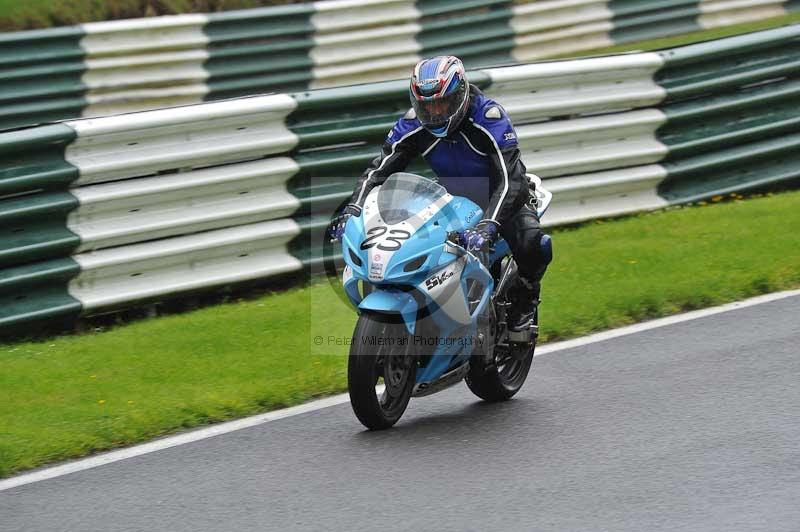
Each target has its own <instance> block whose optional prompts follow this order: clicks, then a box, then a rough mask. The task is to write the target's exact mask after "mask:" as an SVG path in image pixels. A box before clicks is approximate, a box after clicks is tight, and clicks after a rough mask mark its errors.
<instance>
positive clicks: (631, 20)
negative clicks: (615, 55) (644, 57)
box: [608, 0, 702, 43]
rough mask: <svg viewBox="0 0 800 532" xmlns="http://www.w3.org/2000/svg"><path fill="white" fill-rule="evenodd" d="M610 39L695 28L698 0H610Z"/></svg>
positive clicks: (640, 38) (643, 37)
mask: <svg viewBox="0 0 800 532" xmlns="http://www.w3.org/2000/svg"><path fill="white" fill-rule="evenodd" d="M608 7H609V9H610V10H611V12H612V13H613V14H614V19H613V20H614V29H613V30H612V31H611V40H612V41H614V42H615V43H628V42H635V41H643V40H648V39H655V38H658V37H664V36H667V35H677V34H680V33H689V32H692V31H698V30H701V29H702V28H701V27H700V25H699V24H698V23H697V17H698V16H699V15H700V9H699V8H698V7H697V0H612V1H611V2H609V6H608Z"/></svg>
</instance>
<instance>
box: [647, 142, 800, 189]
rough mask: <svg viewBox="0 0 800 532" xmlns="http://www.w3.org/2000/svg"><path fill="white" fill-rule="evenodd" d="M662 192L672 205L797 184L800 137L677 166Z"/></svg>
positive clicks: (670, 168) (740, 148)
mask: <svg viewBox="0 0 800 532" xmlns="http://www.w3.org/2000/svg"><path fill="white" fill-rule="evenodd" d="M664 167H665V168H666V169H667V171H668V174H669V177H668V178H667V179H666V180H665V181H664V182H663V183H661V184H660V185H659V187H658V193H659V195H661V196H663V197H664V198H666V199H667V200H669V201H672V202H680V203H685V202H691V201H698V200H702V199H706V198H709V197H711V196H716V195H725V194H729V193H733V192H745V191H747V190H752V189H758V188H763V187H766V186H773V185H777V184H783V183H787V182H793V181H795V180H797V179H798V178H800V134H794V135H788V136H784V137H780V138H775V139H768V140H765V141H761V142H755V143H752V144H747V145H745V146H737V147H734V148H731V149H728V150H722V151H717V152H713V153H710V154H705V155H698V156H695V157H691V158H688V159H684V160H681V161H678V162H674V163H666V164H664Z"/></svg>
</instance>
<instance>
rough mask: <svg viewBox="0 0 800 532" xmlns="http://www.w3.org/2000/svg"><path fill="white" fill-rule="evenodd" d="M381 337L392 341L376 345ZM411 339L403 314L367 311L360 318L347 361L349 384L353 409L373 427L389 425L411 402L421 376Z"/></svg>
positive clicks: (361, 419)
mask: <svg viewBox="0 0 800 532" xmlns="http://www.w3.org/2000/svg"><path fill="white" fill-rule="evenodd" d="M379 338H382V339H387V340H390V341H389V342H387V345H375V342H374V341H373V339H379ZM411 340H412V338H411V336H410V334H409V333H408V330H407V329H406V326H405V324H404V323H403V322H402V320H401V319H400V318H399V316H395V315H386V314H378V313H368V312H364V313H362V314H361V316H359V318H358V323H357V324H356V329H355V331H354V332H353V344H352V345H351V346H350V356H349V358H348V363H347V388H348V391H349V393H350V405H351V406H352V407H353V412H354V413H355V415H356V417H357V418H358V420H359V421H360V422H361V423H362V424H363V425H364V426H365V427H367V428H368V429H370V430H383V429H388V428H389V427H391V426H392V425H394V424H395V423H397V421H398V420H399V419H400V417H401V416H402V415H403V412H405V410H406V407H407V406H408V401H409V400H410V399H411V393H412V392H413V390H414V384H415V382H416V377H417V360H416V357H414V356H413V355H412V354H411V352H412V350H411V345H412V342H411ZM403 341H405V342H404V345H399V344H401V343H403ZM380 379H383V381H384V382H383V383H384V385H385V389H384V391H383V393H381V394H380V395H379V394H378V393H377V391H376V389H375V387H376V386H377V385H378V384H379V380H380Z"/></svg>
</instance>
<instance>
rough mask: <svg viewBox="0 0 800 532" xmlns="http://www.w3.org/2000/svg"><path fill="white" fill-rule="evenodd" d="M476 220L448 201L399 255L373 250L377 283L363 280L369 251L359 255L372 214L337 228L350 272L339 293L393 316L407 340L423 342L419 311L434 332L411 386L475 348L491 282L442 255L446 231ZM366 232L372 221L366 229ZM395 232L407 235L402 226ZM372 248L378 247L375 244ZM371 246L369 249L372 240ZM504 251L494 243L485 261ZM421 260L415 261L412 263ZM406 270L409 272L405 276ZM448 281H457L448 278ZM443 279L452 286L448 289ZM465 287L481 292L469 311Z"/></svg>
mask: <svg viewBox="0 0 800 532" xmlns="http://www.w3.org/2000/svg"><path fill="white" fill-rule="evenodd" d="M379 188H380V187H376V190H373V192H378V190H377V189H379ZM368 199H369V198H368ZM373 205H374V203H373ZM399 207H400V205H398V208H399ZM409 210H410V212H417V211H416V210H411V209H409ZM482 215H483V211H482V210H481V209H480V207H478V205H476V204H475V203H474V202H472V201H470V200H469V199H467V198H464V197H458V196H454V197H452V199H451V200H450V201H449V202H448V203H447V204H445V205H444V206H442V207H441V208H440V210H439V211H438V212H435V213H434V214H433V215H432V216H431V218H430V219H427V220H426V221H425V222H424V223H422V225H420V226H418V228H417V229H416V231H412V234H411V235H410V237H408V238H407V239H405V240H404V241H402V243H401V246H400V247H399V248H396V249H393V250H391V252H388V253H385V254H384V253H383V252H382V251H380V253H381V254H382V255H384V259H383V263H384V264H383V270H382V271H383V278H382V279H379V280H377V279H375V277H373V279H370V275H369V274H370V268H371V267H372V264H370V257H371V255H370V249H363V250H362V249H361V246H362V243H364V241H365V239H366V238H367V236H368V233H367V231H366V229H365V220H366V219H371V220H375V217H374V214H373V217H372V218H369V217H368V216H365V215H364V214H362V215H361V216H358V217H356V216H354V217H351V218H350V220H349V221H348V223H347V226H346V227H345V234H344V236H343V239H342V245H343V250H342V251H343V255H344V260H345V263H346V264H347V266H348V267H349V269H350V271H349V272H346V274H345V275H344V276H343V282H344V288H345V292H346V293H347V295H348V297H349V298H350V300H351V301H352V302H353V304H354V305H356V306H357V307H358V309H359V311H365V310H367V311H373V312H380V313H395V314H399V315H400V316H401V317H402V319H403V322H404V323H405V325H406V328H407V330H408V332H409V333H410V334H411V335H414V341H416V340H417V339H419V340H420V341H427V340H424V339H423V338H422V337H420V336H418V335H415V331H416V320H417V316H418V313H419V310H420V308H421V307H423V306H424V307H425V308H426V309H427V310H428V311H430V312H429V313H430V316H431V318H432V319H433V322H434V324H435V326H436V333H435V334H436V336H437V338H436V339H435V342H436V345H435V346H431V347H434V349H433V356H431V357H430V358H429V359H428V360H427V362H426V363H425V365H424V366H422V367H420V368H419V370H418V371H417V382H418V383H419V382H430V381H434V380H435V379H437V378H438V377H440V376H441V375H442V374H444V373H445V372H447V371H449V370H451V369H453V368H455V367H457V366H460V365H461V364H463V363H464V362H465V361H466V360H468V359H469V357H470V356H471V354H472V352H473V350H474V348H475V343H476V335H477V315H478V314H479V313H480V312H483V310H484V309H485V308H486V305H488V304H490V301H491V294H492V290H493V286H494V280H493V278H492V276H491V273H490V272H489V271H488V270H487V269H486V267H485V266H483V264H481V262H480V261H479V260H478V259H477V258H476V257H475V256H474V255H472V254H466V253H465V252H463V251H458V250H453V252H451V251H448V246H447V245H446V239H447V235H448V233H450V232H454V231H462V230H464V229H466V228H469V227H473V226H474V225H475V224H476V223H477V222H478V221H479V220H480V219H481V217H482ZM374 226H375V222H373V226H372V227H370V229H373V228H374ZM387 227H388V228H389V231H387V235H388V234H391V233H390V231H391V229H392V228H397V227H399V225H398V224H394V225H389V226H387ZM403 227H405V228H406V229H408V226H407V225H405V226H403ZM378 241H379V242H382V241H381V240H380V239H379V240H378ZM372 242H375V239H374V238H373V239H372V240H371V243H372ZM368 247H370V246H368ZM391 247H394V246H391ZM380 249H382V248H380V247H378V248H377V250H380ZM377 250H373V251H377ZM507 252H508V245H507V243H505V242H504V241H502V240H501V241H499V242H498V243H497V245H496V247H495V250H494V252H493V253H492V260H497V259H499V258H502V257H503V256H504V255H505V254H506V253H507ZM373 255H374V254H373ZM422 257H424V260H422V262H420V263H419V264H414V261H419V259H420V258H422ZM406 268H409V269H412V268H413V269H412V271H408V272H407V271H405V269H406ZM455 275H457V278H453V276H455ZM451 278H452V281H456V282H452V281H451V280H450V279H451ZM470 280H473V281H474V282H478V283H480V287H481V290H482V292H479V294H480V299H479V303H478V305H477V306H476V308H474V309H470V308H469V307H470V305H469V301H468V299H469V298H468V283H470V282H471V281H470ZM359 281H362V282H364V283H369V284H370V285H371V286H372V287H373V290H374V291H372V292H371V293H369V294H368V295H367V296H366V297H364V298H363V299H362V297H361V293H360V290H359ZM393 285H394V286H398V285H402V286H406V287H408V286H413V287H414V290H413V293H412V292H409V291H405V290H399V289H396V288H394V287H393ZM442 290H444V292H443V291H442ZM470 310H472V312H470Z"/></svg>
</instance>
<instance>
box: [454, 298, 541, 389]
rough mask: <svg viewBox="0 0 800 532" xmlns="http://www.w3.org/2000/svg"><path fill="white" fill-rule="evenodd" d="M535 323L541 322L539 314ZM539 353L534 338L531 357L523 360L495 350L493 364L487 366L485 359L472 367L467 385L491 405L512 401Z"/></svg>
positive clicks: (474, 363)
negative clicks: (534, 354)
mask: <svg viewBox="0 0 800 532" xmlns="http://www.w3.org/2000/svg"><path fill="white" fill-rule="evenodd" d="M535 323H536V324H537V325H538V323H539V314H538V312H537V314H536V317H535ZM535 350H536V338H532V339H531V345H530V348H529V349H528V352H527V354H526V355H525V356H523V357H519V358H515V357H513V356H511V354H510V353H509V352H508V350H507V349H502V350H500V351H498V348H497V347H495V353H494V361H495V362H494V364H493V365H491V366H487V365H486V362H485V361H484V359H483V358H480V359H479V360H477V361H475V362H473V363H472V364H471V367H470V371H469V374H468V375H467V378H466V381H467V386H468V387H469V389H470V390H471V391H472V393H474V394H475V395H477V396H478V397H480V398H481V399H483V400H484V401H488V402H490V403H496V402H499V401H507V400H509V399H511V398H512V397H514V395H515V394H516V393H517V392H518V391H519V390H520V388H522V385H523V384H525V379H527V378H528V372H530V370H531V366H533V353H534V351H535Z"/></svg>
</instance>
